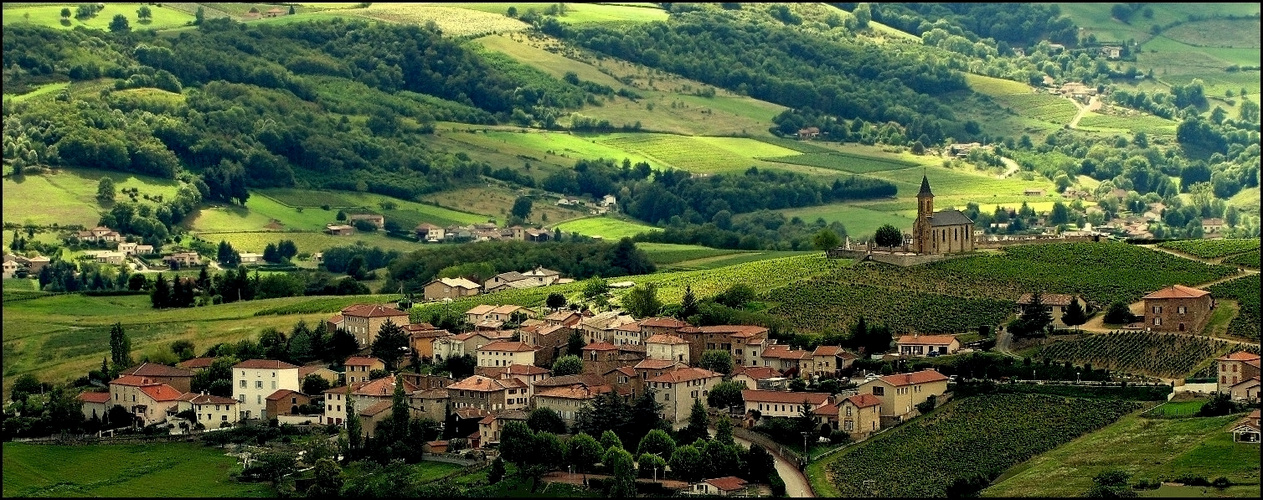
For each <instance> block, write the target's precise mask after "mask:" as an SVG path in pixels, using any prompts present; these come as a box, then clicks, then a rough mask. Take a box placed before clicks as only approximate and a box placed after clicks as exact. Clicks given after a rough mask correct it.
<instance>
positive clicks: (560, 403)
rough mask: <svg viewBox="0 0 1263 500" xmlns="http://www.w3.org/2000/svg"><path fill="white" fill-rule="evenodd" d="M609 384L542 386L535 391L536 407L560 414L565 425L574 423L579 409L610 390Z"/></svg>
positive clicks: (611, 388) (611, 389)
mask: <svg viewBox="0 0 1263 500" xmlns="http://www.w3.org/2000/svg"><path fill="white" fill-rule="evenodd" d="M613 390H614V388H613V387H612V386H609V385H604V384H602V385H596V386H588V385H584V384H576V385H567V386H560V387H548V388H542V389H540V390H539V391H537V392H536V393H535V398H534V400H535V401H534V404H535V407H536V408H548V409H551V410H553V411H555V412H557V415H559V416H561V419H562V420H564V421H565V422H566V425H568V426H569V425H574V422H575V417H576V416H577V415H578V413H579V409H581V408H583V407H584V406H585V405H587V404H590V403H591V402H592V401H594V400H596V398H597V396H600V395H601V394H604V393H607V392H611V391H613Z"/></svg>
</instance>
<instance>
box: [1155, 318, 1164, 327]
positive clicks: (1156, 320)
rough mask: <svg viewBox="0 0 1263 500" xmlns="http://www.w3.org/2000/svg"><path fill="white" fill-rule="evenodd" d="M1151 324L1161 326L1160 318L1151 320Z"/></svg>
mask: <svg viewBox="0 0 1263 500" xmlns="http://www.w3.org/2000/svg"><path fill="white" fill-rule="evenodd" d="M1153 324H1154V325H1161V324H1162V318H1153Z"/></svg>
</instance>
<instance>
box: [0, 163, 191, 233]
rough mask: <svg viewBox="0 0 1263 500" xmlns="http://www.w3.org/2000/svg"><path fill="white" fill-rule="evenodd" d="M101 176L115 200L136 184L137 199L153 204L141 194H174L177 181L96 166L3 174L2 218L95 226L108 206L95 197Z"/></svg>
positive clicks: (42, 223) (119, 198) (140, 201)
mask: <svg viewBox="0 0 1263 500" xmlns="http://www.w3.org/2000/svg"><path fill="white" fill-rule="evenodd" d="M101 177H109V178H111V179H113V180H114V186H115V188H116V192H117V194H116V196H115V200H118V201H129V200H128V197H127V195H124V194H123V193H122V191H123V189H130V188H136V189H138V190H139V191H140V194H141V195H142V196H139V197H137V198H136V200H137V202H138V203H145V204H149V205H154V206H156V204H155V203H152V202H149V201H146V200H145V199H144V198H143V195H149V196H158V195H161V196H162V197H163V198H164V199H170V198H171V197H174V196H175V194H176V191H177V190H178V188H179V185H178V183H177V182H176V181H173V180H166V179H159V178H156V177H148V176H142V175H137V174H133V173H129V172H116V171H110V170H97V169H84V168H75V169H57V170H51V171H49V173H46V174H27V175H24V176H22V177H21V178H18V179H15V178H13V177H5V178H4V180H3V188H4V198H5V200H6V203H4V208H3V218H4V222H15V223H19V224H25V223H32V224H39V225H49V224H53V223H56V224H60V225H74V224H79V225H82V226H84V227H93V226H96V223H97V221H99V220H100V218H101V216H100V214H101V212H103V211H106V210H108V207H107V206H105V205H102V204H101V203H100V202H98V201H97V199H96V191H97V184H98V183H99V182H100V181H101Z"/></svg>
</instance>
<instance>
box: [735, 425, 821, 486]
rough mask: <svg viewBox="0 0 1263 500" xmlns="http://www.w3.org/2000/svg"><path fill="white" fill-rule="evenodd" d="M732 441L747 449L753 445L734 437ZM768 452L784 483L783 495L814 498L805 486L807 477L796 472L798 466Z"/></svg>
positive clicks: (771, 451)
mask: <svg viewBox="0 0 1263 500" xmlns="http://www.w3.org/2000/svg"><path fill="white" fill-rule="evenodd" d="M732 439H733V441H736V442H737V443H738V444H740V445H741V446H745V447H747V448H748V447H750V445H751V444H753V443H751V442H749V441H746V440H744V439H741V438H739V437H736V436H733V438H732ZM768 451H769V452H770V453H771V454H772V458H773V459H774V460H775V461H776V472H779V473H780V474H781V479H782V480H783V481H785V495H786V496H790V497H797V498H815V496H816V495H815V494H813V493H812V492H811V486H810V485H808V484H807V476H805V475H803V473H802V472H801V471H799V470H798V466H797V465H795V464H793V463H791V462H788V461H786V460H784V459H782V458H781V456H780V455H777V454H776V452H775V451H773V450H768Z"/></svg>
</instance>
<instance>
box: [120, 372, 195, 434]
mask: <svg viewBox="0 0 1263 500" xmlns="http://www.w3.org/2000/svg"><path fill="white" fill-rule="evenodd" d="M181 394H183V393H182V392H180V391H179V390H177V389H175V388H174V387H171V386H169V385H167V384H164V383H161V382H157V381H154V380H152V379H149V378H145V377H140V376H137V375H123V376H121V377H119V378H116V379H114V380H111V381H110V400H111V402H112V403H113V404H116V405H120V406H122V407H123V408H126V409H127V412H128V413H130V414H132V415H133V416H135V417H136V418H137V419H139V420H140V423H141V425H144V426H148V425H153V424H157V423H162V422H165V421H166V420H167V415H168V414H174V413H175V412H176V406H177V403H178V402H179V400H180V395H181ZM110 406H111V407H112V406H113V405H110Z"/></svg>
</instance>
